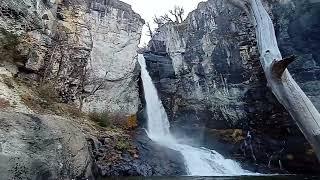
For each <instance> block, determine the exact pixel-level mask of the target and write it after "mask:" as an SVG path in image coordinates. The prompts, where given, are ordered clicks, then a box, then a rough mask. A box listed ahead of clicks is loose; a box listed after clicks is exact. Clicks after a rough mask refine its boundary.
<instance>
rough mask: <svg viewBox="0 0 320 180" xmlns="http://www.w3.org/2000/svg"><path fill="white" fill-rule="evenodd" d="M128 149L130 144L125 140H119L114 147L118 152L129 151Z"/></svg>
mask: <svg viewBox="0 0 320 180" xmlns="http://www.w3.org/2000/svg"><path fill="white" fill-rule="evenodd" d="M130 147H131V145H130V142H129V140H128V139H126V138H120V139H119V140H118V141H117V143H116V146H115V148H116V149H117V150H119V151H127V150H128V149H130Z"/></svg>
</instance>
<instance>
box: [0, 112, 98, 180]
mask: <svg viewBox="0 0 320 180" xmlns="http://www.w3.org/2000/svg"><path fill="white" fill-rule="evenodd" d="M0 113H1V117H0V172H1V179H76V178H79V179H80V178H84V177H87V178H92V175H93V174H92V173H91V162H92V161H91V156H90V153H89V148H88V144H87V143H86V139H85V136H84V134H83V133H82V132H81V130H80V129H78V128H77V127H76V126H74V125H73V123H72V122H71V121H70V120H68V119H65V118H61V117H57V116H35V115H27V114H21V113H8V112H3V111H1V112H0Z"/></svg>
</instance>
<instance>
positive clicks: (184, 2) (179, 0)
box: [121, 0, 205, 44]
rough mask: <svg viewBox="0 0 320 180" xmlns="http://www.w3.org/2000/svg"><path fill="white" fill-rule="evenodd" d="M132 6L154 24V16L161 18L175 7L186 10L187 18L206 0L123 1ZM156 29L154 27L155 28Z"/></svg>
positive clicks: (145, 35)
mask: <svg viewBox="0 0 320 180" xmlns="http://www.w3.org/2000/svg"><path fill="white" fill-rule="evenodd" d="M121 1H124V2H126V3H128V4H130V5H131V6H132V8H133V10H134V11H135V12H137V13H138V14H140V15H141V16H142V18H143V19H144V20H146V22H150V23H152V22H153V20H152V18H153V17H154V15H157V16H161V15H163V14H165V13H167V12H168V11H169V10H170V9H173V7H174V6H175V5H178V6H182V7H183V8H184V9H185V17H186V16H187V15H188V13H189V12H191V11H192V10H194V9H196V7H197V5H198V3H199V2H201V1H205V0H121ZM153 27H154V26H153ZM148 41H149V38H148V36H147V30H146V27H144V30H143V34H142V39H141V44H144V43H147V42H148Z"/></svg>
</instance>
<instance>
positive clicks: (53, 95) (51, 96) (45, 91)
mask: <svg viewBox="0 0 320 180" xmlns="http://www.w3.org/2000/svg"><path fill="white" fill-rule="evenodd" d="M37 91H38V93H39V97H41V98H42V99H44V100H46V101H47V102H59V93H58V91H57V90H56V88H55V85H54V83H52V82H47V83H45V84H42V85H40V86H39V87H38V88H37Z"/></svg>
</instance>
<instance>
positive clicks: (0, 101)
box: [0, 98, 10, 109]
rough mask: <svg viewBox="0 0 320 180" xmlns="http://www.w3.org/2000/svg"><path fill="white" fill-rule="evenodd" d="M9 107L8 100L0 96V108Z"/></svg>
mask: <svg viewBox="0 0 320 180" xmlns="http://www.w3.org/2000/svg"><path fill="white" fill-rule="evenodd" d="M8 107H10V102H9V101H8V100H6V99H3V98H0V109H5V108H8Z"/></svg>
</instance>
